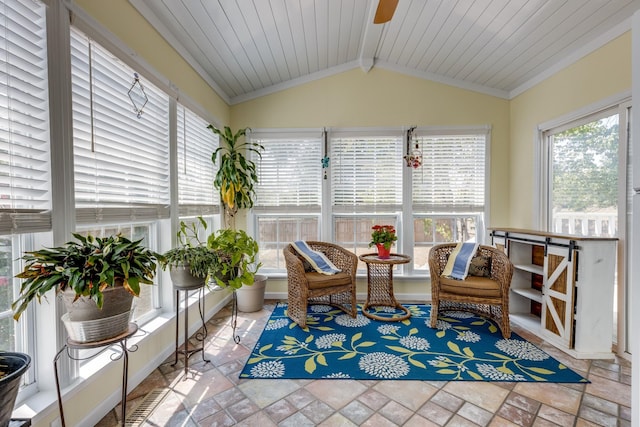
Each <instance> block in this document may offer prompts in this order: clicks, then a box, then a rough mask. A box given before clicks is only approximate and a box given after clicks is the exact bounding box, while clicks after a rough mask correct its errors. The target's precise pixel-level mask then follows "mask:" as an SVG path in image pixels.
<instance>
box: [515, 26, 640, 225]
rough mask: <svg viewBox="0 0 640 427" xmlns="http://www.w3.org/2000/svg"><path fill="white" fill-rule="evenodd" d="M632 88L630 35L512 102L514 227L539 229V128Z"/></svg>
mask: <svg viewBox="0 0 640 427" xmlns="http://www.w3.org/2000/svg"><path fill="white" fill-rule="evenodd" d="M630 90H631V33H630V32H627V33H625V34H623V35H622V36H620V37H618V38H617V39H615V40H613V41H611V42H610V43H608V44H606V45H605V46H603V47H602V48H600V49H598V50H596V51H594V52H592V53H591V54H589V55H588V56H585V57H584V58H582V59H581V60H579V61H577V62H576V63H574V64H573V65H571V66H569V67H567V68H565V69H563V70H562V71H560V72H558V73H556V74H554V75H553V76H551V77H550V78H548V79H546V80H544V81H543V82H542V83H540V84H538V85H536V86H535V87H533V88H532V89H530V90H528V91H526V92H524V93H523V94H521V95H519V96H517V97H516V98H514V99H513V100H512V101H511V122H510V123H511V135H510V145H511V161H510V172H509V176H508V179H509V181H510V182H511V196H510V202H511V203H510V212H511V215H510V217H509V218H508V224H509V226H511V227H523V228H537V226H538V224H535V223H534V221H535V215H534V200H535V199H534V198H535V197H536V194H534V184H535V179H537V177H536V172H535V170H534V164H533V159H534V147H535V144H534V136H535V129H536V127H537V126H538V125H539V124H541V123H544V122H546V121H549V120H553V119H557V118H558V117H562V116H564V115H566V114H570V113H572V112H575V111H577V110H580V109H581V108H584V107H586V106H588V105H591V104H593V103H596V102H599V101H602V100H604V99H607V98H609V97H611V96H614V95H617V94H621V93H623V92H625V91H630Z"/></svg>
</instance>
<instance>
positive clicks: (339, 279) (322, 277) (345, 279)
mask: <svg viewBox="0 0 640 427" xmlns="http://www.w3.org/2000/svg"><path fill="white" fill-rule="evenodd" d="M304 276H305V277H306V278H307V281H308V282H309V289H320V288H330V287H332V286H343V285H349V284H351V276H350V275H349V274H347V273H336V274H333V275H331V276H327V275H326V274H321V273H318V272H315V271H312V272H310V273H305V274H304Z"/></svg>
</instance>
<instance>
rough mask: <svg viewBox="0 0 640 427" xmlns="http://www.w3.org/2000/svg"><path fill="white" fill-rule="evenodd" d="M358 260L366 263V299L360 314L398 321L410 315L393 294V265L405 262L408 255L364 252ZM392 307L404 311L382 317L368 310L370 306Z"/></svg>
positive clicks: (408, 257)
mask: <svg viewBox="0 0 640 427" xmlns="http://www.w3.org/2000/svg"><path fill="white" fill-rule="evenodd" d="M359 259H360V261H362V262H364V263H365V264H367V284H368V288H367V301H366V302H365V303H364V306H363V307H362V314H364V315H365V316H367V317H368V318H370V319H375V320H386V321H392V322H399V321H401V320H405V319H408V318H409V317H411V312H410V311H409V309H408V308H406V307H404V306H403V305H402V304H400V303H399V302H398V301H396V298H395V297H394V295H393V266H394V265H396V264H407V263H408V262H409V261H411V257H410V256H408V255H401V254H391V255H389V258H378V254H375V253H371V254H364V255H360V256H359ZM379 306H382V307H392V308H394V309H398V310H401V311H403V312H404V314H403V315H400V316H393V317H382V316H378V315H377V314H373V313H370V312H369V308H370V307H379Z"/></svg>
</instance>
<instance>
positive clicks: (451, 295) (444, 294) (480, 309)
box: [429, 243, 513, 338]
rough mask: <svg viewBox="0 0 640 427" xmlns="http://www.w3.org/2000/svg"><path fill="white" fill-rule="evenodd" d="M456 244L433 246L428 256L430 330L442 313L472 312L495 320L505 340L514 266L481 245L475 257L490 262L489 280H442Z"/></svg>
mask: <svg viewBox="0 0 640 427" xmlns="http://www.w3.org/2000/svg"><path fill="white" fill-rule="evenodd" d="M455 247H456V244H455V243H446V244H441V245H436V246H434V247H433V248H431V251H430V252H429V270H430V273H431V325H430V326H431V327H432V328H435V327H436V323H437V321H438V313H439V312H440V311H441V310H442V311H444V310H462V311H471V312H473V313H476V314H479V315H481V316H486V317H489V318H491V319H493V320H495V321H496V322H497V324H498V326H499V327H500V329H501V331H502V336H503V337H504V338H509V337H510V336H511V327H510V326H509V286H510V285H511V277H512V276H513V264H512V263H511V261H510V260H509V258H508V257H507V256H506V255H505V254H504V252H502V251H500V250H498V249H496V248H493V247H491V246H483V245H480V246H479V247H478V251H477V253H476V255H477V256H482V257H487V258H489V259H490V261H489V263H490V264H489V265H490V269H489V277H478V276H471V275H469V276H467V278H466V279H465V280H455V279H449V278H447V277H442V271H443V270H444V268H445V266H446V265H447V261H448V259H449V255H451V252H453V250H454V249H455Z"/></svg>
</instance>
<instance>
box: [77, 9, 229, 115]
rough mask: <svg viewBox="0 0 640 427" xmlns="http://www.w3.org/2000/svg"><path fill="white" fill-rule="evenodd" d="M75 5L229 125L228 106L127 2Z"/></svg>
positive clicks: (180, 89)
mask: <svg viewBox="0 0 640 427" xmlns="http://www.w3.org/2000/svg"><path fill="white" fill-rule="evenodd" d="M74 3H76V4H77V5H78V6H80V7H81V8H82V9H84V11H86V12H87V13H88V14H89V15H91V16H92V17H93V18H94V19H95V20H96V21H98V22H99V23H100V24H102V25H103V26H105V27H106V28H108V29H109V31H111V32H112V33H113V34H114V35H115V36H116V37H118V38H119V39H120V40H122V41H123V42H124V43H125V44H126V45H127V46H128V47H129V48H131V49H133V50H134V51H135V52H136V54H138V55H140V57H141V58H143V59H144V60H145V61H147V62H148V63H149V64H150V65H151V66H152V67H153V68H154V69H155V70H156V71H157V72H158V73H160V74H161V75H163V76H164V77H166V78H167V79H168V80H169V81H171V82H172V83H173V84H174V85H175V86H176V87H177V88H178V89H179V91H180V93H183V94H186V95H187V96H189V97H190V98H191V99H193V100H194V101H195V102H197V103H198V104H200V105H201V106H202V107H203V108H205V109H206V110H207V111H209V112H210V113H211V114H212V116H213V117H214V118H215V119H218V120H220V123H221V124H225V123H228V122H229V106H228V105H227V104H226V103H225V102H224V100H223V99H222V98H220V97H219V96H218V95H217V94H216V92H214V91H213V90H212V89H211V87H210V86H209V85H208V84H207V83H206V82H205V81H204V80H202V78H200V76H199V75H198V74H197V73H196V72H195V70H194V69H193V68H191V66H190V65H189V64H188V63H187V62H185V60H184V59H182V57H181V56H180V55H178V53H177V52H176V51H175V50H174V49H173V48H172V47H171V46H170V45H169V44H168V43H167V42H166V41H165V39H164V38H162V37H161V36H160V34H158V32H156V30H155V29H154V28H153V27H152V26H151V25H150V24H149V23H148V22H147V21H146V20H145V19H144V18H143V17H142V16H141V15H140V14H139V13H138V11H137V10H136V9H135V8H134V7H133V6H131V4H130V3H129V1H128V0H109V1H104V0H76V1H75V2H74Z"/></svg>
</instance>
